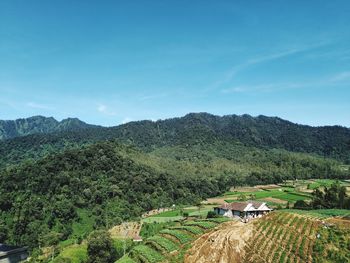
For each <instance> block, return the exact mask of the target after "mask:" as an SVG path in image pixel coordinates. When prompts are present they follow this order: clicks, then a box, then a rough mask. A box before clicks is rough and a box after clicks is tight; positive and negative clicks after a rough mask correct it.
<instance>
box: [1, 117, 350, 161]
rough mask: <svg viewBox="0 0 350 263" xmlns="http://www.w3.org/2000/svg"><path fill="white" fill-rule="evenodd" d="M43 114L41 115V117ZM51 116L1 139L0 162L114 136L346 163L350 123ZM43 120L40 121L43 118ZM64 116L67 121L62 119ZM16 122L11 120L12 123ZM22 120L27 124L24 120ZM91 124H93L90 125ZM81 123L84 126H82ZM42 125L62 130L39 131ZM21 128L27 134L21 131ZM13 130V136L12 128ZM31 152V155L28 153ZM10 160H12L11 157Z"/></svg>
mask: <svg viewBox="0 0 350 263" xmlns="http://www.w3.org/2000/svg"><path fill="white" fill-rule="evenodd" d="M41 118H43V117H41ZM43 120H46V121H47V122H49V121H51V122H50V123H53V124H51V125H47V126H49V127H51V128H50V129H48V128H47V129H45V128H44V127H46V126H45V125H43V124H41V125H38V127H37V129H36V130H35V129H34V128H35V127H36V124H33V123H32V126H31V127H33V129H31V133H35V132H39V133H41V134H35V135H34V134H33V135H29V136H25V137H18V138H14V139H12V140H7V141H4V142H0V156H2V157H1V158H0V163H1V159H2V161H4V162H7V161H10V159H12V160H18V158H20V159H21V158H23V156H25V155H26V154H28V153H30V154H31V155H30V156H32V157H34V158H35V157H40V156H43V153H45V154H46V153H48V152H50V151H54V152H56V151H58V150H62V149H65V148H67V147H71V146H72V145H74V146H75V147H76V146H78V147H79V145H82V144H90V143H94V142H97V141H103V140H111V139H118V140H119V141H121V142H126V143H130V144H134V145H136V146H137V147H139V148H141V149H143V150H145V151H153V150H155V149H158V148H161V147H172V146H178V145H180V146H185V147H192V146H194V145H209V146H212V145H217V144H220V145H222V152H224V151H225V146H224V145H233V144H237V143H239V144H241V145H244V146H252V147H256V148H260V149H273V148H274V149H276V148H277V149H284V150H287V151H292V152H303V153H312V154H317V155H321V156H326V157H332V158H336V159H338V160H342V161H345V162H347V163H350V129H349V128H345V127H341V126H324V127H311V126H306V125H299V124H295V123H292V122H289V121H286V120H283V119H280V118H277V117H266V116H258V117H252V116H250V115H242V116H239V115H227V116H215V115H211V114H208V113H191V114H188V115H186V116H184V117H181V118H173V119H167V120H159V121H156V122H153V121H136V122H130V123H127V124H123V125H119V126H116V127H110V128H106V127H98V126H91V125H88V124H85V123H83V122H80V121H79V120H77V119H75V122H74V123H75V125H72V122H73V121H72V119H70V120H71V121H67V120H66V121H62V122H60V123H59V122H57V121H56V122H55V120H54V119H52V118H48V119H45V118H44V119H43ZM42 122H44V121H42ZM66 122H67V124H66V125H64V124H65V123H66ZM13 125H14V124H13ZM23 126H25V125H23ZM89 127H94V128H91V129H90V128H89ZM82 128H84V129H82ZM46 131H60V132H55V133H50V134H42V133H45V132H46ZM22 134H25V133H24V132H22ZM12 136H16V133H14V134H13V135H12ZM27 157H29V156H27ZM11 162H12V161H11Z"/></svg>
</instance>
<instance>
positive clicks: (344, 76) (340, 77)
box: [331, 71, 350, 82]
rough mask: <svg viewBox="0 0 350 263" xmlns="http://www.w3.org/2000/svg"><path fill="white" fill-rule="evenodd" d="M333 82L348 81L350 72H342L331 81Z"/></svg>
mask: <svg viewBox="0 0 350 263" xmlns="http://www.w3.org/2000/svg"><path fill="white" fill-rule="evenodd" d="M331 80H332V81H334V82H338V81H346V80H350V71H344V72H340V73H338V74H336V75H335V76H333V78H332V79H331Z"/></svg>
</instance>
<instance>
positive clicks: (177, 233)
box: [160, 229, 193, 244]
mask: <svg viewBox="0 0 350 263" xmlns="http://www.w3.org/2000/svg"><path fill="white" fill-rule="evenodd" d="M160 233H161V234H167V235H170V236H173V237H175V238H176V239H177V240H179V242H180V243H181V244H185V243H187V242H190V241H192V240H193V237H192V236H190V235H189V234H186V233H184V232H183V231H181V230H176V229H164V230H162V231H160Z"/></svg>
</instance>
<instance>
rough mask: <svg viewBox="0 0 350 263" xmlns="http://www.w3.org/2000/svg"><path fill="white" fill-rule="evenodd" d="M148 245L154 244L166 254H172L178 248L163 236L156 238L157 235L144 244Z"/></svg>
mask: <svg viewBox="0 0 350 263" xmlns="http://www.w3.org/2000/svg"><path fill="white" fill-rule="evenodd" d="M148 243H153V244H156V245H158V246H160V247H161V248H163V249H165V250H166V252H172V251H174V250H177V249H178V248H179V247H178V245H177V244H176V243H175V242H173V241H172V240H169V239H167V238H165V237H163V236H158V235H157V236H153V237H150V238H148V239H147V241H146V244H148Z"/></svg>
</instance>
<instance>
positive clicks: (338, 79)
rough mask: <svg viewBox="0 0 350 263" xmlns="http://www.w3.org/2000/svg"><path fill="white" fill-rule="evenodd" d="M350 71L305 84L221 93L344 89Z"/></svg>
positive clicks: (266, 85) (240, 88) (246, 87)
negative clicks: (323, 88) (325, 88)
mask: <svg viewBox="0 0 350 263" xmlns="http://www.w3.org/2000/svg"><path fill="white" fill-rule="evenodd" d="M349 81H350V71H345V72H340V73H337V74H335V75H332V76H329V77H326V78H323V79H318V80H312V81H305V82H284V83H263V84H256V85H241V86H234V87H231V88H227V89H222V90H221V93H223V94H230V93H262V92H275V91H281V90H290V89H300V88H321V87H342V86H347V85H349Z"/></svg>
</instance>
